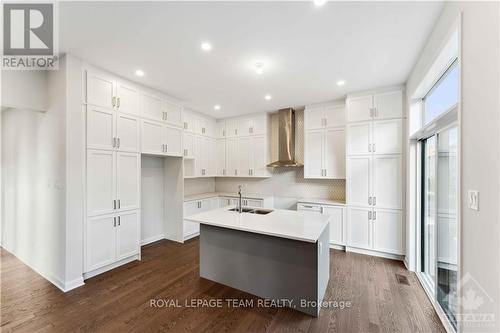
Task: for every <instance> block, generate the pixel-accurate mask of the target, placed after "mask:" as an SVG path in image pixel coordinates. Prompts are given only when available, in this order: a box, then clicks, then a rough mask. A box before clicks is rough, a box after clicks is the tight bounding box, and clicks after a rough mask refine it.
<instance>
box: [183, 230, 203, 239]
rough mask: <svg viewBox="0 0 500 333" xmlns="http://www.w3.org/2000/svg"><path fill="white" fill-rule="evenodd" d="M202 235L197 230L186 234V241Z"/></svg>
mask: <svg viewBox="0 0 500 333" xmlns="http://www.w3.org/2000/svg"><path fill="white" fill-rule="evenodd" d="M199 235H200V233H199V232H195V233H194V234H190V235H186V236H184V241H187V240H190V239H191V238H195V237H198V236H199Z"/></svg>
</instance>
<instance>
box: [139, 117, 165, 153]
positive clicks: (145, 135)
mask: <svg viewBox="0 0 500 333" xmlns="http://www.w3.org/2000/svg"><path fill="white" fill-rule="evenodd" d="M141 124H142V126H141V152H142V153H145V154H155V155H161V154H163V149H164V146H163V124H162V123H160V122H157V121H150V120H142V122H141Z"/></svg>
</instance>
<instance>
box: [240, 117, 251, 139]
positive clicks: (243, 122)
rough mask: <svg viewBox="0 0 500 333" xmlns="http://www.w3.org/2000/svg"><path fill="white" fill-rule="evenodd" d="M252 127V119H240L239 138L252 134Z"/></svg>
mask: <svg viewBox="0 0 500 333" xmlns="http://www.w3.org/2000/svg"><path fill="white" fill-rule="evenodd" d="M251 127H252V118H243V119H238V136H248V135H251V134H252V133H251V132H250V128H251Z"/></svg>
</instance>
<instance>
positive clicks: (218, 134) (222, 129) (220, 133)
mask: <svg viewBox="0 0 500 333" xmlns="http://www.w3.org/2000/svg"><path fill="white" fill-rule="evenodd" d="M225 137H226V121H225V120H217V122H216V124H215V138H216V139H224V138H225Z"/></svg>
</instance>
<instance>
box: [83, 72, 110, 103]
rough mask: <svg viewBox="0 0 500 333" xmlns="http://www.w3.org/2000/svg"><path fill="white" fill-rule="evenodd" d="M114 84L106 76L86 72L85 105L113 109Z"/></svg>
mask: <svg viewBox="0 0 500 333" xmlns="http://www.w3.org/2000/svg"><path fill="white" fill-rule="evenodd" d="M114 96H115V83H114V81H113V79H112V78H111V77H109V76H107V75H106V74H103V73H99V72H97V71H87V104H91V105H94V106H100V107H104V108H108V109H112V108H113V107H114Z"/></svg>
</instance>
